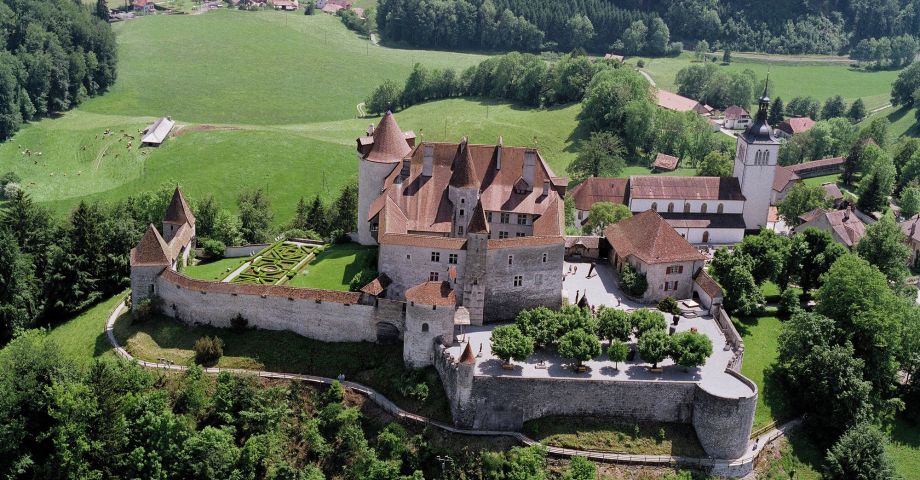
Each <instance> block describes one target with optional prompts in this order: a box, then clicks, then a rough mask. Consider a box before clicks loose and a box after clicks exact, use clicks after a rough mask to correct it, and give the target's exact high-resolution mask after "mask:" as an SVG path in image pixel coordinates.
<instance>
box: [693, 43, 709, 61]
mask: <svg viewBox="0 0 920 480" xmlns="http://www.w3.org/2000/svg"><path fill="white" fill-rule="evenodd" d="M707 53H709V42H707V41H706V40H700V41H699V42H696V49H695V50H693V55H694V56H695V57H696V60H697V61H700V62H702V61H705V60H706V54H707Z"/></svg>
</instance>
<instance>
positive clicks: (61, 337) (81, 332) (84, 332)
mask: <svg viewBox="0 0 920 480" xmlns="http://www.w3.org/2000/svg"><path fill="white" fill-rule="evenodd" d="M124 299H125V294H122V295H116V296H114V297H112V298H110V299H108V300H106V301H103V302H100V303H97V304H96V305H95V306H93V307H91V308H89V309H88V310H86V311H85V312H83V313H81V314H80V315H77V316H76V317H74V318H72V319H70V320H68V321H67V322H65V323H62V324H60V325H57V326H55V327H53V328H51V330H50V331H49V332H48V338H50V339H52V340H54V341H55V343H57V344H58V345H60V346H61V349H62V350H63V351H64V352H65V353H67V354H68V355H70V356H71V357H73V358H74V359H75V360H76V361H77V362H79V363H81V364H84V365H86V364H89V363H90V362H91V361H92V360H93V359H94V358H97V357H100V356H103V355H106V356H109V355H111V356H114V355H115V353H114V352H113V351H112V349H111V345H109V341H108V339H107V338H106V336H105V321H106V320H108V318H109V314H111V313H112V311H113V310H115V307H116V306H117V305H118V304H119V303H120V302H122V301H124Z"/></svg>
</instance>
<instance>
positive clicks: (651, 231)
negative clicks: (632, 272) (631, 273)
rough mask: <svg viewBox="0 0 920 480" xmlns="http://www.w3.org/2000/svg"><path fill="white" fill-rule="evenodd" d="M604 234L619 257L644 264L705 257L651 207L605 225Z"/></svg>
mask: <svg viewBox="0 0 920 480" xmlns="http://www.w3.org/2000/svg"><path fill="white" fill-rule="evenodd" d="M604 236H605V237H606V238H607V241H608V242H610V245H611V246H612V247H613V249H614V250H615V251H616V253H617V254H618V255H620V256H621V257H624V258H625V257H628V256H635V257H637V258H638V259H639V260H641V261H643V262H644V263H647V264H658V263H667V262H689V261H696V260H704V259H705V258H706V257H704V256H703V254H701V253H700V252H698V251H697V250H696V249H695V248H693V245H690V243H689V242H687V240H686V239H685V238H684V237H681V236H680V234H679V233H677V231H676V230H674V228H673V227H671V226H670V225H668V223H667V222H666V221H665V220H664V219H663V218H661V216H660V215H658V214H657V213H656V212H655V211H653V210H647V211H645V212H642V213H639V214H637V215H634V216H632V217H630V218H627V219H624V220H620V221H619V222H617V223H615V224H613V225H609V226H607V228H606V229H605V230H604Z"/></svg>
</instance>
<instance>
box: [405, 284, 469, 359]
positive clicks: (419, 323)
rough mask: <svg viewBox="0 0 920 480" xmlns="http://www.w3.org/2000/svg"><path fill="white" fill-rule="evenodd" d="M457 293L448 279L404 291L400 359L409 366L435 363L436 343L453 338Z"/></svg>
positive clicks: (449, 344)
mask: <svg viewBox="0 0 920 480" xmlns="http://www.w3.org/2000/svg"><path fill="white" fill-rule="evenodd" d="M456 313H457V296H456V294H455V293H454V289H453V288H451V286H450V284H449V283H448V282H425V283H422V284H419V285H416V286H414V287H412V288H410V289H408V290H406V329H405V331H404V332H403V361H404V362H405V363H406V365H408V366H409V367H412V368H422V367H427V366H428V365H432V364H433V363H434V353H435V343H440V344H441V345H444V346H446V347H449V346H451V345H452V344H453V341H454V316H455V315H456Z"/></svg>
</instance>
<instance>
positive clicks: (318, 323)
mask: <svg viewBox="0 0 920 480" xmlns="http://www.w3.org/2000/svg"><path fill="white" fill-rule="evenodd" d="M156 282H157V295H159V297H160V298H161V299H162V300H163V310H164V313H165V314H166V315H169V316H171V317H174V318H176V319H178V320H180V321H182V322H184V323H187V324H206V325H213V326H216V327H229V326H230V320H231V319H232V318H233V317H235V316H236V315H237V314H241V315H243V317H245V318H246V319H247V320H249V325H250V326H253V327H256V328H263V329H266V330H289V331H291V332H294V333H297V334H299V335H303V336H305V337H308V338H312V339H316V340H322V341H326V342H359V341H368V342H372V341H375V340H376V336H377V335H376V331H377V323H378V321H379V320H378V316H377V309H376V308H375V307H374V306H373V305H361V304H360V303H359V301H360V294H357V293H351V292H336V291H331V290H314V289H306V288H291V287H284V286H274V285H243V284H233V283H217V282H208V281H203V280H194V279H191V278H188V277H186V276H183V275H181V274H179V273H176V272H174V271H172V270H169V269H166V270H164V271H163V273H161V274H160V275H159V276H158V277H157V281H156ZM385 320H386V321H388V322H391V323H397V324H398V325H399V326H401V324H402V320H401V319H400V320H399V321H395V322H394V319H385Z"/></svg>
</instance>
